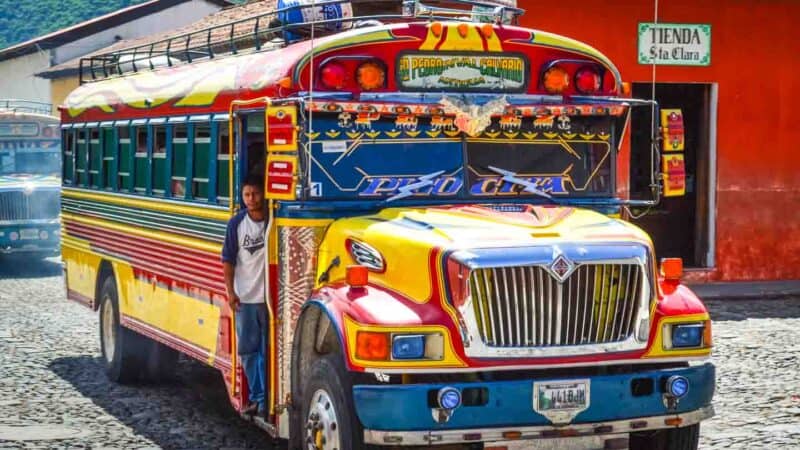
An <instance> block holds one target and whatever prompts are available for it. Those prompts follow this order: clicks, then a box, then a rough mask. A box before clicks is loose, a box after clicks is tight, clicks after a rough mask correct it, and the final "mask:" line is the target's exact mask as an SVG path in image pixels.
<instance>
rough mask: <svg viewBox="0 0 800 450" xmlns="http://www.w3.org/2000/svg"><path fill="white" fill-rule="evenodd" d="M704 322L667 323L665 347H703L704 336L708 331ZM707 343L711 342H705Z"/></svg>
mask: <svg viewBox="0 0 800 450" xmlns="http://www.w3.org/2000/svg"><path fill="white" fill-rule="evenodd" d="M706 326H707V325H706V324H705V323H704V322H699V323H697V322H695V323H681V324H672V325H667V326H666V327H665V328H668V329H667V330H664V331H665V333H664V337H665V339H664V348H665V349H684V348H699V347H703V344H704V342H703V336H704V335H705V331H706ZM705 344H706V345H708V344H710V343H705Z"/></svg>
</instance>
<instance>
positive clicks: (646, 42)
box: [639, 23, 711, 66]
mask: <svg viewBox="0 0 800 450" xmlns="http://www.w3.org/2000/svg"><path fill="white" fill-rule="evenodd" d="M639 64H664V65H673V66H708V65H710V64H711V25H704V24H690V23H640V24H639Z"/></svg>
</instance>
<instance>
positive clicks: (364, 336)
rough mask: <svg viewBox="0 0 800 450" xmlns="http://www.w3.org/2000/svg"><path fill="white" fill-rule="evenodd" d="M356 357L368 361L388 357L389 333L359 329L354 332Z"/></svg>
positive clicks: (383, 359) (384, 359)
mask: <svg viewBox="0 0 800 450" xmlns="http://www.w3.org/2000/svg"><path fill="white" fill-rule="evenodd" d="M356 357H357V358H358V359H365V360H369V361H386V360H388V359H389V334H388V333H376V332H373V331H359V332H358V333H357V334H356Z"/></svg>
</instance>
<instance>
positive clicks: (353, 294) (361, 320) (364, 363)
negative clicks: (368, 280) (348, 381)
mask: <svg viewBox="0 0 800 450" xmlns="http://www.w3.org/2000/svg"><path fill="white" fill-rule="evenodd" d="M314 298H315V299H316V300H315V303H316V304H317V305H318V306H319V307H321V308H324V309H325V311H326V314H328V315H329V317H330V319H331V323H332V324H335V328H336V332H337V334H338V335H339V340H340V343H341V348H342V350H343V352H342V353H343V354H344V355H345V356H346V361H345V363H346V366H347V368H348V369H349V370H351V371H364V370H368V369H375V370H380V369H390V368H442V367H465V366H466V364H465V363H464V361H463V360H462V358H461V357H460V356H459V355H458V352H457V351H456V344H460V341H458V342H454V339H460V337H459V335H458V332H457V329H456V327H455V324H454V323H453V320H452V318H451V317H450V316H449V315H447V314H446V313H445V312H444V311H443V310H442V309H441V308H437V307H436V304H435V303H426V304H419V303H417V302H415V301H413V300H410V299H408V298H406V297H404V296H403V295H401V294H399V293H397V292H394V291H392V290H390V289H387V288H384V287H382V286H375V285H368V286H365V287H363V288H351V287H349V286H347V285H344V284H340V285H331V286H326V287H323V288H321V289H319V290H318V291H316V292H315V293H314ZM359 331H370V332H383V333H389V334H439V335H441V336H442V339H443V343H442V346H443V349H442V350H443V351H442V358H441V359H439V360H419V361H413V360H411V361H410V360H403V361H391V360H388V361H374V360H365V359H362V358H359V356H358V354H357V352H356V339H357V334H358V332H359Z"/></svg>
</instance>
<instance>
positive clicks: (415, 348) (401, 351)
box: [392, 335, 425, 359]
mask: <svg viewBox="0 0 800 450" xmlns="http://www.w3.org/2000/svg"><path fill="white" fill-rule="evenodd" d="M424 357H425V336H422V335H413V336H394V337H393V338H392V358H394V359H422V358H424Z"/></svg>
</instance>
